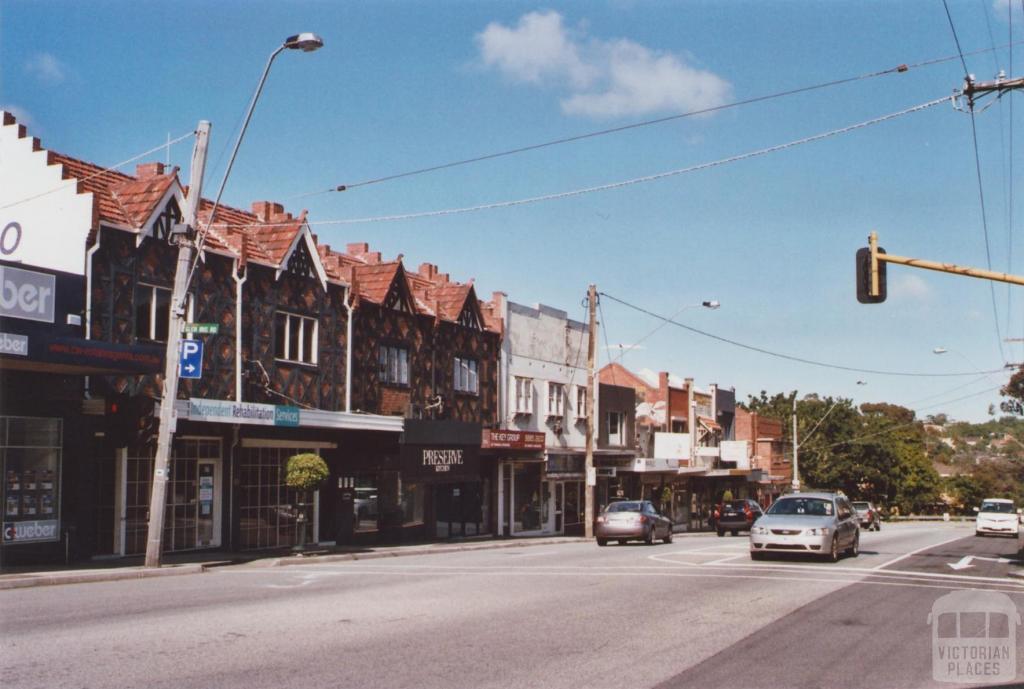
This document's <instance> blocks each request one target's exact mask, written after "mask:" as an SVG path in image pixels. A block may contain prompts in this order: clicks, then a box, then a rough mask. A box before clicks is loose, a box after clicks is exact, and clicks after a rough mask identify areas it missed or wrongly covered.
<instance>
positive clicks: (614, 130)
mask: <svg viewBox="0 0 1024 689" xmlns="http://www.w3.org/2000/svg"><path fill="white" fill-rule="evenodd" d="M1009 45H1010V46H1012V45H1014V44H1013V43H1010V44H1009ZM1003 47H1006V46H1003ZM995 50H996V48H995V47H992V48H984V49H981V50H976V51H974V52H971V53H968V55H980V54H983V53H988V52H993V51H995ZM958 58H959V59H961V60H962V59H963V56H962V55H950V56H946V57H940V58H933V59H931V60H923V61H921V62H916V63H913V64H901V65H897V66H896V67H890V68H888V69H882V70H878V71H875V72H868V73H865V74H859V75H857V76H852V77H845V78H842V79H835V80H833V81H826V82H823V83H820V84H812V85H810V86H802V87H799V88H794V89H789V90H786V91H778V92H775V93H770V94H766V95H763V96H754V97H753V98H746V99H744V100H739V101H733V102H731V103H723V104H722V105H716V106H712V107H709V108H701V109H699V110H690V111H688V112H684V113H679V114H676V115H668V116H666V117H659V118H656V119H652V120H644V121H642V122H633V123H631V124H625V125H622V126H619V127H611V128H609V129H600V130H597V131H593V132H586V133H584V134H577V135H575V136H567V137H564V138H561V139H553V140H551V141H545V142H542V143H538V144H529V145H526V146H520V147H518V148H512V149H508V150H505V151H498V152H495V153H485V154H483V155H479V156H474V157H472V158H465V159H462V160H456V161H452V162H448V163H441V164H439V165H430V166H427V167H422V168H417V169H414V170H408V171H405V172H399V173H395V174H390V175H384V176H382V177H376V178H372V179H366V180H362V181H359V182H353V183H350V184H339V185H336V186H333V187H330V188H328V189H319V190H317V191H310V192H306V193H303V194H297V195H295V196H290V197H288V198H287V199H285V200H287V201H294V200H297V199H302V198H308V197H310V196H319V195H321V194H330V193H333V192H338V191H348V190H350V189H355V188H357V187H365V186H369V185H372V184H379V183H381V182H390V181H393V180H396V179H403V178H405V177H413V176H416V175H423V174H427V173H430V172H437V171H439V170H447V169H450V168H453V167H461V166H463V165H471V164H473V163H480V162H484V161H487V160H494V159H496V158H504V157H506V156H512V155H516V154H519V153H528V152H530V151H537V150H540V149H543V148H549V147H551V146H559V145H561V144H567V143H573V142H576V141H583V140H586V139H593V138H597V137H601V136H607V135H609V134H619V133H621V132H625V131H630V130H633V129H640V128H642V127H650V126H653V125H658V124H664V123H666V122H673V121H675V120H681V119H685V118H688V117H694V116H696V115H707V114H710V113H713V112H719V111H722V110H728V109H731V108H737V107H740V106H743V105H752V104H754V103H762V102H764V101H769V100H774V99H776V98H785V97H787V96H794V95H797V94H800V93H808V92H810V91H817V90H820V89H825V88H830V87H832V86H840V85H842V84H849V83H852V82H855V81H862V80H864V79H872V78H875V77H881V76H886V75H889V74H899V73H904V72H908V71H910V70H912V69H917V68H919V67H929V66H931V65H936V64H941V63H944V62H949V61H950V60H956V59H958Z"/></svg>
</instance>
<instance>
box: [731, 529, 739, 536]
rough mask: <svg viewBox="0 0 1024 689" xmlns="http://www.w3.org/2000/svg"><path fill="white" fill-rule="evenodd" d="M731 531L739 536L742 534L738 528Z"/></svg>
mask: <svg viewBox="0 0 1024 689" xmlns="http://www.w3.org/2000/svg"><path fill="white" fill-rule="evenodd" d="M729 533H731V534H732V535H733V536H739V535H740V532H739V531H738V530H737V529H733V530H732V531H730V532H729Z"/></svg>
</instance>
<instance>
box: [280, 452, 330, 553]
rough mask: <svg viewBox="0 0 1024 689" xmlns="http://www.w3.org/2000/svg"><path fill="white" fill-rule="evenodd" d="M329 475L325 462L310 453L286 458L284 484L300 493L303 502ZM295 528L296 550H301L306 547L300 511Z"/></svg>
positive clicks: (302, 513) (304, 527) (303, 517)
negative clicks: (296, 536)
mask: <svg viewBox="0 0 1024 689" xmlns="http://www.w3.org/2000/svg"><path fill="white" fill-rule="evenodd" d="M330 473H331V472H330V469H328V468H327V462H325V461H324V459H323V457H321V456H320V455H318V454H314V453H312V452H303V453H301V454H297V455H293V456H291V457H289V458H288V464H287V465H286V467H285V477H284V482H285V485H287V486H288V487H289V488H295V489H297V490H300V491H302V498H303V500H304V501H306V502H308V499H309V491H311V490H314V489H315V488H316V487H317V486H319V485H320V484H321V483H323V482H324V481H326V480H327V477H328V476H329V475H330ZM296 528H298V530H299V538H298V541H299V542H298V545H297V546H296V548H297V549H298V550H303V549H305V547H306V524H305V512H302V511H301V510H300V511H299V516H298V520H297V523H296Z"/></svg>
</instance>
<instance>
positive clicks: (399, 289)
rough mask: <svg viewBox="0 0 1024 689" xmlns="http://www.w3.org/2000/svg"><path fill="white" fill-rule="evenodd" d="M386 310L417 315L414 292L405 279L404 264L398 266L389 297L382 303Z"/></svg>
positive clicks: (388, 293)
mask: <svg viewBox="0 0 1024 689" xmlns="http://www.w3.org/2000/svg"><path fill="white" fill-rule="evenodd" d="M381 303H382V305H383V306H384V308H386V309H393V310H395V311H400V312H402V313H416V305H415V303H414V302H413V296H412V292H411V291H410V290H409V282H408V281H407V280H406V279H405V270H404V269H403V268H402V264H401V263H399V264H398V268H397V269H396V270H395V276H394V277H393V278H392V279H391V285H390V286H389V287H388V292H387V295H386V296H385V297H384V301H383V302H381Z"/></svg>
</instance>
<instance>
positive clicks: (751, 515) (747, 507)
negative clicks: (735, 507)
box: [743, 505, 754, 522]
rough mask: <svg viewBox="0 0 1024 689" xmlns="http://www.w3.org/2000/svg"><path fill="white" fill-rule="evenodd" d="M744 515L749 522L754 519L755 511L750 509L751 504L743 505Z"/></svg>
mask: <svg viewBox="0 0 1024 689" xmlns="http://www.w3.org/2000/svg"><path fill="white" fill-rule="evenodd" d="M743 516H745V517H746V518H747V521H748V522H749V521H753V520H754V511H753V510H752V509H750V505H744V506H743Z"/></svg>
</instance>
